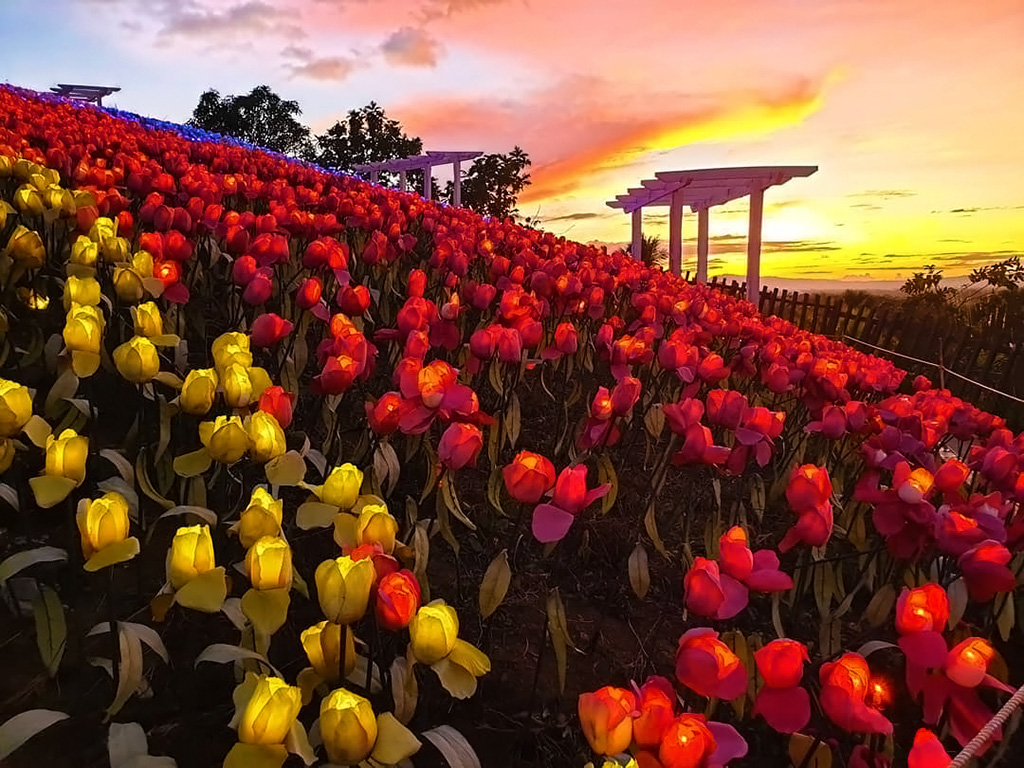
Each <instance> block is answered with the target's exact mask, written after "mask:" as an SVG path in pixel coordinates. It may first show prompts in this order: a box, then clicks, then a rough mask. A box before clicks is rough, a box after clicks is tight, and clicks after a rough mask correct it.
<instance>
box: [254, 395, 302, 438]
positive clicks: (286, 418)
mask: <svg viewBox="0 0 1024 768" xmlns="http://www.w3.org/2000/svg"><path fill="white" fill-rule="evenodd" d="M294 401H295V395H293V394H292V393H291V392H285V390H284V388H283V387H278V386H270V387H267V388H266V389H265V390H264V391H263V394H262V395H260V403H259V409H260V410H261V411H266V412H267V413H269V414H271V415H273V417H274V418H275V419H277V423H278V424H280V425H281V428H282V429H288V427H289V426H290V425H291V423H292V403H293V402H294Z"/></svg>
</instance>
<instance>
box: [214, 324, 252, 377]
mask: <svg viewBox="0 0 1024 768" xmlns="http://www.w3.org/2000/svg"><path fill="white" fill-rule="evenodd" d="M211 353H212V355H213V364H214V367H216V369H217V371H218V372H220V371H223V370H224V369H225V368H227V367H228V366H229V365H231V364H232V363H237V364H238V365H241V366H242V367H243V368H248V367H249V366H251V365H252V353H251V352H250V351H249V337H248V336H246V335H245V334H244V333H239V332H237V331H231V332H228V333H223V334H221V335H220V336H218V337H217V338H216V339H214V342H213V345H212V347H211Z"/></svg>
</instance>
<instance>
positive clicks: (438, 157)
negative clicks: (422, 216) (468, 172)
mask: <svg viewBox="0 0 1024 768" xmlns="http://www.w3.org/2000/svg"><path fill="white" fill-rule="evenodd" d="M482 154H483V152H470V151H465V152H425V153H424V154H422V155H415V156H413V157H403V158H399V159H397V160H384V161H383V162H378V163H364V164H362V165H356V166H353V169H354V170H356V171H358V172H360V173H366V174H369V176H370V182H371V183H372V184H376V183H377V177H378V174H379V173H380V172H381V171H390V172H397V173H398V188H399V189H400V190H402V191H403V192H405V191H406V190H407V188H408V185H407V183H406V180H405V174H406V172H408V171H412V170H422V171H423V197H425V198H426V199H427V200H429V199H430V195H431V189H430V183H431V181H430V172H431V170H433V169H434V168H436V167H438V166H439V165H451V166H452V171H453V174H454V178H453V181H452V205H454V206H459V205H461V204H462V163H463V162H464V161H466V160H473V159H475V158H477V157H480V155H482Z"/></svg>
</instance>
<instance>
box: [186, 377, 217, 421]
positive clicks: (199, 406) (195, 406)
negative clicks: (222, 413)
mask: <svg viewBox="0 0 1024 768" xmlns="http://www.w3.org/2000/svg"><path fill="white" fill-rule="evenodd" d="M218 384H219V380H218V378H217V372H216V371H215V370H213V368H196V369H195V370H192V371H189V372H188V375H187V376H186V377H185V383H184V384H182V385H181V394H180V395H179V396H178V405H180V406H181V410H183V411H184V412H185V413H188V414H191V415H193V416H205V415H206V414H207V412H208V411H209V410H210V409H211V408H212V407H213V401H214V398H215V397H216V396H217V385H218Z"/></svg>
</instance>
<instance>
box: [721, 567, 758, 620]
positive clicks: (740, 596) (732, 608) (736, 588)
mask: <svg viewBox="0 0 1024 768" xmlns="http://www.w3.org/2000/svg"><path fill="white" fill-rule="evenodd" d="M719 579H720V583H721V585H722V594H724V595H725V599H724V600H722V604H721V605H720V606H719V607H718V611H717V613H716V614H715V618H716V619H731V618H732V617H733V616H735V615H736V614H738V613H739V612H740V611H742V610H743V609H744V608H746V607H747V603H748V602H749V601H750V600H749V595H748V593H747V588H746V587H745V586H743V585H742V584H741V583H740V582H738V581H736V579H734V578H733V577H732V576H729V575H728V574H725V573H723V574H721V576H720V577H719Z"/></svg>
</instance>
